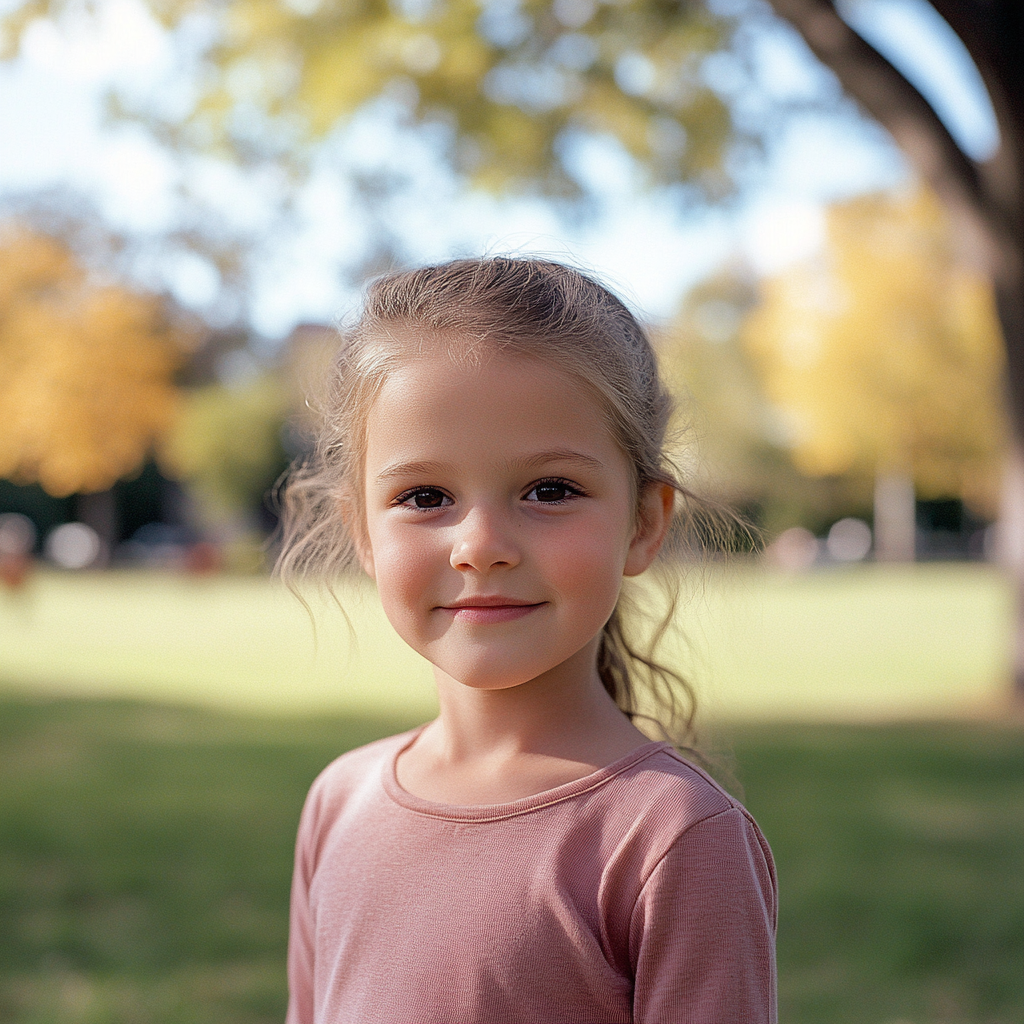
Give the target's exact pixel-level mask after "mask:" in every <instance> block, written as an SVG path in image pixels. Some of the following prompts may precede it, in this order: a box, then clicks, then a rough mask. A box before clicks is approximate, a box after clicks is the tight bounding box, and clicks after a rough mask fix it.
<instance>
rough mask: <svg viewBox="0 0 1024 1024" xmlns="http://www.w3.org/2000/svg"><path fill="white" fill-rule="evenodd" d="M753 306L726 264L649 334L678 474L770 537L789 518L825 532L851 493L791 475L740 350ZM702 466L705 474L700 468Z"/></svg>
mask: <svg viewBox="0 0 1024 1024" xmlns="http://www.w3.org/2000/svg"><path fill="white" fill-rule="evenodd" d="M757 299H758V291H757V288H756V283H755V281H754V279H753V277H752V275H751V274H750V272H749V271H744V270H743V268H741V267H738V266H735V267H728V268H726V269H725V270H723V271H720V272H719V273H718V274H715V275H714V276H713V277H711V278H709V279H708V280H706V281H704V282H703V283H702V284H700V285H699V286H698V287H696V288H694V289H693V290H692V291H691V292H690V293H689V294H688V295H687V297H686V300H685V302H684V303H683V305H682V308H681V309H680V310H679V313H678V314H677V315H676V316H675V317H674V318H673V319H672V321H671V322H670V323H668V324H667V325H665V326H664V327H660V328H658V329H657V330H656V331H655V334H654V341H655V345H656V346H657V349H658V357H659V362H660V364H661V367H662V371H663V372H664V373H665V376H666V378H667V379H668V381H669V384H670V386H671V388H672V391H673V393H674V394H675V395H676V396H677V399H678V406H677V412H676V416H675V420H674V423H673V433H674V434H675V435H676V446H677V448H678V450H679V451H678V454H677V456H676V458H677V459H678V460H679V462H680V468H681V469H682V470H683V472H684V474H693V473H696V474H699V475H701V476H705V477H706V479H704V480H702V482H701V487H700V489H701V490H702V491H703V492H706V493H711V494H713V495H714V496H715V498H716V499H717V500H720V501H723V502H725V503H727V504H728V505H730V506H731V507H733V508H737V509H741V510H742V511H743V512H744V514H745V515H746V516H748V517H749V518H750V519H752V520H753V521H754V522H756V523H757V525H758V526H759V527H761V528H762V529H763V530H764V531H765V532H766V533H767V534H768V535H773V534H775V533H777V532H778V531H779V530H780V529H782V528H784V527H786V526H792V525H793V523H794V522H795V521H805V520H806V521H807V522H810V523H811V524H812V525H815V526H818V525H820V524H824V525H828V524H829V523H831V522H833V521H834V520H835V519H836V518H838V516H837V515H832V516H831V517H830V513H831V512H832V511H833V510H834V507H835V505H836V503H837V500H838V503H839V505H840V507H842V508H847V507H848V506H849V502H850V500H851V497H852V495H851V494H849V493H838V494H837V493H834V492H836V491H844V490H846V488H843V487H838V488H837V487H835V486H834V483H835V482H834V481H827V482H825V483H822V482H821V481H817V480H812V479H809V478H808V477H806V476H804V475H802V474H801V473H799V472H798V470H797V469H796V467H795V466H794V464H793V460H792V457H791V454H790V452H789V450H788V448H787V447H786V446H785V444H784V438H783V435H782V432H781V431H780V429H779V426H780V424H779V417H778V415H777V412H776V410H775V409H773V408H772V406H771V404H770V403H769V402H768V400H767V399H766V397H765V393H764V388H763V386H762V383H761V381H760V379H759V375H758V373H757V367H756V365H755V363H754V360H753V359H752V358H751V356H750V354H749V353H748V352H747V351H746V350H745V348H744V346H743V345H742V343H741V330H742V326H743V324H744V321H745V319H746V318H747V316H748V314H749V313H750V310H751V309H752V307H753V306H754V305H755V304H756V302H757ZM706 467H707V468H706Z"/></svg>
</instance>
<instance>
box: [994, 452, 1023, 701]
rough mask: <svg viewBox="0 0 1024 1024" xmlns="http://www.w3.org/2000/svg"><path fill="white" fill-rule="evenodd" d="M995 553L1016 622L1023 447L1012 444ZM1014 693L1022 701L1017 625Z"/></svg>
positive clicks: (1019, 588) (1020, 600)
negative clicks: (1005, 577) (1007, 580)
mask: <svg viewBox="0 0 1024 1024" xmlns="http://www.w3.org/2000/svg"><path fill="white" fill-rule="evenodd" d="M997 538H998V544H997V550H996V555H997V558H998V560H999V562H1000V564H1001V565H1002V566H1003V568H1004V569H1005V570H1006V572H1007V573H1008V574H1009V576H1010V579H1011V580H1012V581H1013V583H1014V593H1015V595H1016V599H1017V621H1018V626H1019V625H1020V622H1021V618H1022V615H1024V447H1022V446H1021V445H1020V444H1015V445H1014V446H1013V447H1012V448H1011V450H1010V454H1009V458H1008V459H1007V465H1006V475H1005V477H1004V478H1003V494H1002V507H1001V508H1000V515H999V525H998V533H997ZM1012 666H1013V667H1012V671H1013V684H1014V687H1013V688H1014V693H1015V695H1016V697H1017V699H1018V700H1019V701H1022V702H1024V629H1022V628H1018V629H1017V633H1016V642H1015V644H1014V648H1013V658H1012Z"/></svg>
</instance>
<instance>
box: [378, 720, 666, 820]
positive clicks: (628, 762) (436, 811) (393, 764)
mask: <svg viewBox="0 0 1024 1024" xmlns="http://www.w3.org/2000/svg"><path fill="white" fill-rule="evenodd" d="M425 728H426V726H420V728H418V729H415V730H414V731H413V732H411V733H407V734H406V736H405V738H404V739H405V742H403V743H400V744H399V745H398V746H397V747H396V748H395V749H394V750H393V751H392V753H391V754H390V755H389V756H388V757H387V758H386V759H385V761H384V771H383V779H382V781H383V783H384V790H385V792H386V793H387V795H388V796H389V797H390V798H391V799H392V800H393V801H394V802H395V803H396V804H398V805H399V806H400V807H404V808H406V809H407V810H410V811H415V812H416V813H417V814H424V815H427V816H428V817H431V818H444V819H446V820H448V821H497V820H499V819H501V818H512V817H514V816H516V815H518V814H526V813H527V812H529V811H536V810H539V809H540V808H542V807H549V806H550V805H551V804H557V803H561V802H562V801H563V800H570V799H572V797H574V796H579V795H580V794H582V793H587V792H589V791H590V790H592V789H596V788H597V787H599V786H603V785H604V784H605V783H606V782H608V781H609V780H610V779H613V778H615V776H616V775H621V774H622V773H623V772H624V771H626V770H628V769H629V768H632V767H633V765H635V764H637V763H638V762H639V761H643V760H644V759H645V758H648V757H650V756H651V755H652V754H656V753H658V752H660V751H662V750H674V749H675V748H674V747H673V746H672V744H671V743H667V742H666V741H664V740H652V741H651V742H650V743H645V744H644V745H643V746H640V747H637V748H636V750H631V751H630V752H629V753H628V754H626V755H625V756H624V757H620V758H619V759H618V760H617V761H613V762H612V763H611V764H608V765H605V766H604V767H603V768H598V769H597V771H595V772H591V773H590V774H589V775H584V776H583V777H582V778H579V779H575V780H574V781H572V782H566V783H563V784H562V785H561V786H556V787H555V788H554V789H547V790H544V791H542V792H540V793H534V794H533V795H532V796H526V797H522V798H521V799H519V800H512V801H510V802H508V803H501V804H446V803H440V802H438V801H434V800H425V799H423V798H422V797H418V796H414V795H413V794H412V793H410V792H409V791H408V790H406V789H403V788H402V786H401V785H400V784H399V782H398V758H399V757H400V756H401V755H402V752H403V751H405V750H407V749H408V748H409V747H410V746H412V744H413V743H414V742H415V741H416V738H417V737H418V736H419V734H420V733H421V732H422V731H423V729H425Z"/></svg>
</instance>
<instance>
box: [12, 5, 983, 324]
mask: <svg viewBox="0 0 1024 1024" xmlns="http://www.w3.org/2000/svg"><path fill="white" fill-rule="evenodd" d="M722 2H724V0H722ZM3 4H4V0H0V11H2V10H3ZM99 10H100V14H99V16H98V18H97V19H95V20H94V21H84V20H79V21H78V22H76V23H69V24H66V25H62V26H60V27H59V28H58V27H55V26H53V25H51V24H50V23H47V22H37V23H35V24H34V25H32V26H31V27H30V29H29V31H28V33H27V35H26V37H25V39H24V45H23V47H22V51H21V53H20V55H19V57H18V58H17V59H16V60H14V61H11V62H9V63H8V64H6V65H0V199H2V196H3V194H5V193H7V194H12V193H17V192H24V191H27V190H34V189H40V188H51V187H54V186H67V187H71V188H73V189H76V190H77V191H79V192H80V193H82V194H84V195H86V196H89V197H90V198H91V199H92V201H93V202H94V204H95V205H96V206H97V208H98V209H99V210H100V212H101V213H102V215H103V217H104V218H105V219H106V220H107V221H108V222H109V223H110V224H111V225H112V226H114V227H115V228H117V229H120V230H124V231H127V232H131V233H134V234H137V235H141V236H149V237H152V238H154V239H159V238H160V237H161V236H162V234H163V233H165V232H167V231H168V230H170V229H172V228H174V227H175V226H180V225H181V224H182V223H187V222H188V220H189V218H192V219H193V220H194V219H195V218H197V217H198V218H202V219H205V220H206V221H207V222H211V223H213V222H215V223H217V224H220V225H221V226H222V229H223V230H224V231H225V232H228V233H234V234H235V235H237V236H239V237H245V238H248V239H250V240H251V241H252V242H253V244H254V252H255V256H254V264H253V266H254V276H253V280H254V285H255V286H254V289H253V297H252V304H251V318H252V321H253V323H254V326H255V327H256V329H257V330H259V331H260V332H261V333H263V334H265V335H266V336H268V337H279V336H282V335H283V334H285V333H287V331H288V330H290V328H291V327H292V326H293V325H294V324H295V323H296V322H300V321H309V320H320V321H323V320H329V319H331V318H333V317H335V316H337V315H338V314H339V313H343V312H344V311H345V310H346V309H348V308H350V307H351V306H352V304H353V302H354V301H355V296H354V295H353V294H352V293H351V291H350V290H348V289H347V288H346V287H345V286H344V285H343V284H341V283H340V277H339V273H338V268H339V266H342V265H344V264H345V263H346V262H351V260H352V254H353V253H355V252H359V251H360V250H361V249H362V248H364V247H365V245H366V244H367V241H368V240H369V239H370V238H371V236H372V234H373V232H374V231H377V230H379V229H380V227H381V221H383V226H384V227H385V228H386V229H387V230H388V231H389V232H390V233H392V234H394V235H395V236H396V237H399V238H401V239H403V240H405V242H406V245H407V248H408V250H409V255H410V256H411V258H413V259H415V260H429V259H438V258H445V257H447V256H449V255H452V254H455V253H464V252H481V251H488V252H494V251H510V250H511V251H522V252H541V253H545V254H549V255H553V256H556V257H565V258H569V259H572V260H575V261H577V262H582V263H583V264H584V265H586V266H590V267H592V268H594V269H595V270H597V271H598V272H600V273H601V274H602V276H603V277H604V278H605V280H607V281H609V282H610V283H611V284H613V285H614V286H616V287H617V288H618V289H619V290H620V291H621V292H622V293H623V294H624V295H625V296H626V297H627V298H628V299H631V300H632V301H633V303H634V304H635V305H636V306H638V307H639V308H640V309H641V310H642V311H643V312H645V313H646V314H647V315H649V316H652V317H655V318H658V317H665V316H668V315H670V314H671V312H672V311H673V309H674V308H675V307H676V306H677V305H678V303H679V301H680V298H681V296H682V295H683V294H684V292H685V290H686V289H687V288H689V287H690V286H692V285H693V284H694V283H695V282H696V281H698V280H699V279H700V278H702V277H704V276H706V275H707V274H708V273H710V272H712V271H713V270H714V269H715V268H716V267H717V266H719V265H721V264H722V263H723V262H724V261H726V260H729V259H732V260H736V259H742V260H745V261H746V262H748V263H749V264H750V265H751V266H752V267H753V268H754V270H755V271H757V272H758V273H762V274H768V273H772V272H773V271H775V270H778V269H780V268H781V267H783V266H785V265H786V264H787V263H788V262H790V261H792V260H794V259H799V258H801V257H804V256H806V255H808V254H809V253H811V252H813V251H814V249H815V248H816V247H817V246H818V245H819V244H820V241H821V237H822V227H823V209H824V204H826V203H828V202H830V201H834V200H837V199H843V198H847V197H849V196H852V195H855V194H857V193H860V192H864V191H868V190H872V189H878V188H889V187H894V186H898V185H899V184H900V183H901V182H906V181H908V180H909V175H908V172H907V170H906V167H905V165H904V163H903V160H902V158H901V156H900V154H899V153H898V152H897V151H896V150H895V148H894V147H893V146H892V144H891V143H890V142H889V140H888V138H887V137H886V136H885V134H884V133H883V132H882V131H880V130H879V129H878V128H877V127H875V126H874V125H872V124H870V123H869V122H866V121H865V120H864V119H863V118H861V117H860V116H859V115H858V114H857V113H856V111H855V109H854V108H853V107H852V105H851V104H848V103H843V102H837V103H835V104H834V105H833V108H832V109H831V110H829V111H827V112H826V111H821V112H817V113H806V114H802V115H799V116H794V117H792V118H790V119H788V120H787V121H786V122H785V125H784V127H783V129H782V130H781V131H780V132H779V133H778V135H777V136H776V137H774V138H773V140H772V143H771V145H770V146H769V150H768V154H767V159H766V160H765V162H764V163H763V164H760V165H758V166H757V167H756V168H752V169H749V170H746V171H743V172H742V174H741V182H742V185H743V189H742V192H741V198H740V199H739V200H737V201H735V202H733V203H732V204H731V205H730V206H729V207H728V208H723V209H716V210H706V209H696V210H692V211H690V212H689V213H687V214H685V215H680V214H678V213H677V211H676V209H675V207H674V206H673V205H672V203H671V200H670V197H668V196H667V195H665V194H657V193H653V194H652V193H645V192H643V190H642V189H641V188H640V186H639V182H638V178H637V174H636V172H635V169H634V168H633V167H632V166H631V164H630V162H629V161H628V159H626V158H625V157H624V156H623V155H622V154H620V153H618V152H617V151H616V149H615V148H614V146H612V145H609V144H601V143H594V144H593V145H592V146H591V148H590V150H589V151H588V154H587V166H588V168H589V170H588V177H589V178H590V179H591V184H592V185H593V187H594V190H595V192H596V193H597V194H598V195H599V196H600V200H601V208H602V213H601V215H600V216H599V217H597V218H596V219H594V220H592V221H590V222H587V223H585V224H582V225H575V226H573V225H570V224H566V223H564V222H563V221H561V220H559V218H558V216H557V215H556V214H555V212H554V211H553V210H552V209H551V208H550V207H549V206H547V205H546V204H544V203H543V202H540V201H537V200H518V201H512V200H504V201H503V200H498V199H495V198H494V197H491V196H487V195H483V194H466V192H465V191H464V190H461V189H460V188H459V187H458V185H457V183H456V182H455V181H453V179H452V178H451V176H450V175H449V174H448V173H447V172H446V170H445V169H444V167H443V166H442V165H441V164H440V163H439V161H438V160H437V158H436V156H435V154H434V152H433V150H432V149H431V147H430V144H429V140H428V139H426V138H422V137H410V136H409V134H408V132H403V131H401V130H400V129H399V128H398V127H397V126H396V124H395V121H394V119H393V118H389V117H388V108H387V105H386V104H382V105H381V106H379V107H378V108H376V109H375V110H369V111H366V112H364V113H363V114H362V115H361V116H359V117H357V118H356V119H355V121H354V122H352V123H351V124H350V125H348V126H347V127H346V128H345V129H344V130H342V131H339V132H338V133H336V136H335V137H334V138H332V139H331V140H330V141H329V142H328V143H327V144H326V145H325V146H324V147H323V149H322V150H321V152H320V153H319V155H318V158H317V160H316V162H315V165H314V169H313V173H312V174H311V176H310V178H309V181H308V183H307V184H306V185H305V186H304V187H303V189H302V190H301V192H300V193H299V194H298V196H297V197H296V201H295V210H296V211H297V212H298V215H299V216H298V218H297V220H293V221H292V222H290V223H289V225H288V226H287V228H285V227H283V226H282V221H281V220H280V217H279V210H280V203H281V201H282V199H283V198H284V196H285V195H286V192H287V186H286V184H285V182H284V181H283V180H282V179H281V178H280V176H278V175H277V174H275V172H273V170H268V169H263V170H261V171H259V172H257V173H253V174H248V175H246V174H243V173H242V172H240V171H239V170H238V169H236V168H234V167H232V166H231V165H229V164H227V163H224V162H221V161H218V160H216V159H213V158H211V157H199V156H196V157H191V158H189V159H187V160H184V161H183V160H181V159H179V158H178V157H177V156H176V155H175V154H173V153H171V152H169V151H167V150H166V149H164V148H163V147H161V146H160V145H159V144H158V143H157V142H156V141H154V140H153V139H152V138H151V137H150V136H149V135H148V134H147V133H146V132H145V130H143V129H142V128H140V127H138V126H134V125H130V124H125V123H112V122H109V121H107V120H105V117H104V112H103V111H104V108H103V101H102V97H103V95H104V94H105V92H107V91H108V90H111V89H113V90H114V91H115V92H117V93H119V94H120V95H122V96H124V97H126V98H128V99H129V100H131V101H132V102H135V103H143V104H145V103H150V104H154V103H159V104H164V105H172V106H173V105H174V104H175V103H178V102H182V103H184V102H187V99H188V97H187V95H183V94H182V90H183V86H182V83H183V82H186V81H187V75H183V74H182V73H181V70H182V69H181V61H182V59H183V58H182V55H181V52H180V51H179V50H175V49H174V48H173V47H172V45H171V43H170V40H169V39H168V37H167V35H166V34H165V33H164V32H163V30H162V29H160V28H159V26H157V25H156V24H155V23H154V22H153V21H152V19H151V18H150V17H149V16H148V14H147V12H146V10H145V7H144V5H143V4H142V3H141V0H103V2H102V3H101V5H100V8H99ZM843 14H844V17H846V18H847V20H848V21H849V22H850V23H851V24H853V25H854V27H855V28H857V30H858V31H860V32H861V33H862V34H863V35H865V36H866V37H867V38H869V40H870V41H871V42H872V43H874V44H875V45H876V46H877V47H878V48H879V49H880V50H882V51H883V52H885V53H886V55H887V56H889V57H890V59H892V60H893V61H894V63H897V62H898V63H899V66H900V67H901V70H903V71H904V73H906V74H907V75H908V76H909V77H911V78H912V80H914V81H915V84H917V85H918V87H919V88H920V89H921V90H922V92H924V93H925V95H926V96H927V97H928V98H929V99H930V100H931V101H932V102H933V104H934V105H935V106H936V108H937V110H938V111H939V113H940V114H941V115H942V116H943V118H944V119H945V120H946V122H947V125H948V126H949V127H950V129H951V131H953V132H954V135H955V136H956V137H957V138H958V140H959V141H960V142H961V145H962V146H964V148H965V150H966V151H968V152H969V153H971V154H972V155H974V156H978V157H984V156H985V155H987V154H988V153H990V152H991V151H992V149H993V148H994V146H995V144H996V135H995V129H994V127H993V124H992V120H991V113H990V111H989V110H988V109H987V105H986V104H987V101H986V99H985V97H984V90H983V88H982V87H981V84H980V81H979V80H978V79H977V74H976V72H975V71H974V69H973V65H971V64H970V61H969V58H967V57H966V54H965V53H964V52H962V48H958V46H957V41H956V40H955V37H952V34H951V33H950V32H949V30H948V28H947V27H946V26H945V25H944V23H942V22H941V20H940V19H938V17H937V15H935V14H934V11H933V10H932V8H931V7H930V5H929V4H927V3H926V2H925V0H847V2H846V3H845V4H844V5H843ZM757 26H758V27H757V29H756V38H755V41H754V55H755V61H754V65H755V68H756V69H757V82H756V87H755V88H754V89H750V87H749V86H747V87H746V88H747V91H746V93H745V94H743V95H739V94H737V95H735V96H734V97H733V98H734V100H735V101H736V102H737V104H738V105H739V107H738V109H740V110H741V111H742V109H743V105H744V104H746V105H747V108H748V109H749V111H750V112H751V113H750V116H756V109H755V108H756V107H757V104H758V103H762V102H764V101H765V100H766V99H767V100H772V99H782V100H786V99H797V100H800V99H807V98H814V97H825V98H826V99H827V98H828V97H830V96H831V97H836V96H838V90H837V87H836V85H835V82H834V80H833V79H832V77H831V75H830V74H829V72H827V71H825V70H824V69H822V68H820V67H819V66H818V65H817V63H816V62H815V61H814V59H813V58H812V57H811V56H810V55H809V53H808V52H807V50H806V47H805V46H804V44H803V42H802V41H801V40H800V39H799V38H798V37H797V36H796V35H795V33H793V32H792V31H791V30H789V29H788V28H787V27H785V26H782V25H779V24H777V23H772V22H770V21H767V20H765V19H764V18H763V17H762V18H760V19H759V20H758V22H757ZM201 30H202V26H201V24H199V25H198V28H197V31H200V32H201ZM708 73H709V75H711V76H712V78H713V79H714V76H716V75H717V84H718V86H719V87H720V88H721V89H722V90H723V91H725V92H728V91H729V89H730V88H734V89H735V88H740V86H738V85H736V84H735V83H733V84H731V83H730V77H729V69H728V67H727V66H725V65H721V66H719V67H718V68H717V69H716V68H715V67H714V66H712V67H711V68H709V71H708ZM826 105H827V104H826ZM410 165H415V166H416V167H417V168H418V171H417V173H416V175H414V176H413V179H412V181H411V184H410V187H409V188H408V189H406V190H404V191H403V192H402V193H401V194H400V195H398V196H397V197H396V199H395V200H394V201H393V202H392V203H390V204H389V206H388V207H387V209H386V210H385V211H383V212H382V213H381V214H380V216H379V219H378V220H377V221H374V220H373V219H372V218H370V217H368V216H367V213H366V210H365V207H364V205H363V204H362V203H361V202H360V200H359V197H358V195H356V194H355V193H354V192H353V189H352V187H351V185H350V184H349V178H348V174H349V172H351V171H353V170H359V171H363V172H369V173H374V172H375V171H378V170H380V169H387V168H392V169H394V168H402V169H405V168H408V167H409V166H410ZM138 273H139V275H140V277H141V278H142V279H143V280H144V281H145V282H146V283H147V284H150V285H152V286H154V287H164V286H166V287H169V288H170V289H171V290H172V291H174V292H175V293H176V294H177V296H178V297H179V298H180V299H182V300H183V301H184V302H186V303H188V304H191V305H194V306H196V307H197V308H201V309H202V308H207V309H210V308H212V305H213V304H214V302H215V298H216V296H217V294H218V278H217V274H216V271H215V270H214V268H213V267H212V265H210V264H209V263H207V262H206V261H205V260H204V259H202V258H201V257H199V256H197V255H195V254H194V253H191V252H190V251H188V250H187V249H184V248H175V247H173V246H165V245H158V246H154V247H153V249H152V252H151V256H150V258H149V261H148V263H146V264H145V265H143V266H140V267H139V268H138ZM227 313H230V311H227Z"/></svg>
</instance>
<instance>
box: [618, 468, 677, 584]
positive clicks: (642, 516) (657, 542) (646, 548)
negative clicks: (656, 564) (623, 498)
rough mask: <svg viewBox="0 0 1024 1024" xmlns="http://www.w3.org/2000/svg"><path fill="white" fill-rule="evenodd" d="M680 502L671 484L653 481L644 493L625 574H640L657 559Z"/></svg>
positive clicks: (641, 496) (623, 571) (641, 497)
mask: <svg viewBox="0 0 1024 1024" xmlns="http://www.w3.org/2000/svg"><path fill="white" fill-rule="evenodd" d="M675 504H676V489H675V488H674V487H673V486H672V485H671V484H666V483H662V482H661V481H653V482H652V483H649V484H648V485H647V486H646V487H645V488H644V490H643V493H642V494H641V495H640V509H639V512H638V514H637V524H636V533H634V534H633V539H632V540H631V541H630V543H629V552H628V553H627V555H626V565H625V568H624V569H623V570H622V574H623V575H624V576H639V575H640V573H642V572H643V571H644V570H645V569H646V568H647V567H648V566H649V565H650V564H651V562H653V561H654V559H655V556H656V555H657V554H658V552H659V551H660V550H661V545H662V544H663V543H664V542H665V536H666V534H667V533H668V528H669V525H670V524H671V522H672V511H673V509H674V508H675Z"/></svg>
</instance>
